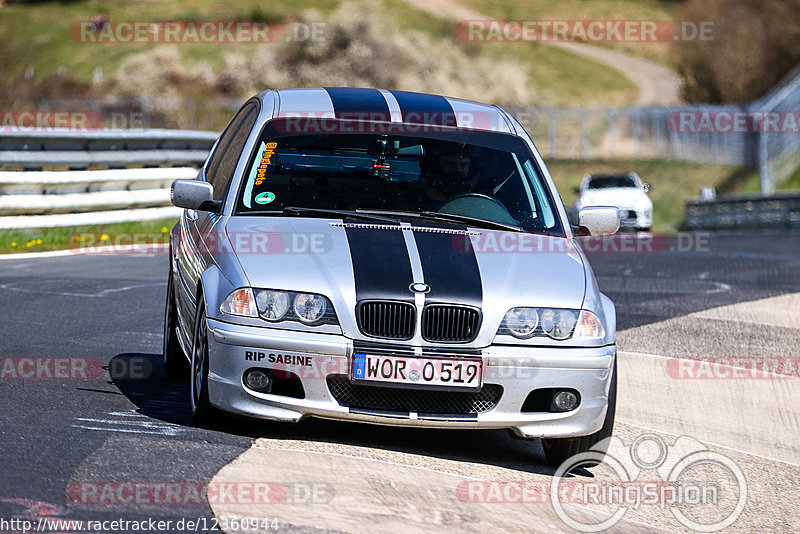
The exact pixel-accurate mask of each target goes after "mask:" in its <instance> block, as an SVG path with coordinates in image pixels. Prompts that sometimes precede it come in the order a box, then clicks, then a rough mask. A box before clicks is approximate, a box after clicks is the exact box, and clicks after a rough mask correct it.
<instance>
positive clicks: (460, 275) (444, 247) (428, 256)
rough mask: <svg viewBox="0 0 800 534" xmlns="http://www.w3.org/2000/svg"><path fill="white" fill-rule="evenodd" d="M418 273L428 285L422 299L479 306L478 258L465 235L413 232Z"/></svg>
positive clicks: (480, 302)
mask: <svg viewBox="0 0 800 534" xmlns="http://www.w3.org/2000/svg"><path fill="white" fill-rule="evenodd" d="M414 240H415V241H416V243H417V250H418V251H419V257H420V260H421V262H422V276H423V279H424V280H425V283H426V284H428V285H429V286H430V288H431V290H430V292H429V293H428V294H427V295H425V300H426V302H448V303H454V304H464V305H467V306H475V307H477V308H480V307H481V304H482V302H483V287H482V284H481V272H480V269H479V268H478V258H476V257H475V251H474V249H473V248H472V244H471V243H470V241H469V238H468V237H467V236H458V235H456V236H454V235H452V234H447V233H436V232H424V231H423V232H418V231H415V232H414Z"/></svg>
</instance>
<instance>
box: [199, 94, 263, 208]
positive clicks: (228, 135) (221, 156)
mask: <svg viewBox="0 0 800 534" xmlns="http://www.w3.org/2000/svg"><path fill="white" fill-rule="evenodd" d="M257 116H258V110H257V108H256V105H255V104H248V105H246V106H245V107H243V108H242V110H241V111H240V112H239V113H238V114H237V115H236V117H234V119H233V121H231V124H230V125H229V126H228V128H227V129H226V130H225V133H223V134H222V137H221V138H220V140H219V144H218V146H217V149H216V150H215V151H214V155H213V156H212V157H211V160H210V161H209V164H208V169H207V171H206V179H207V180H208V182H209V183H210V184H211V185H213V186H214V200H221V199H222V197H223V196H224V195H225V190H226V189H227V187H228V183H229V182H230V180H231V177H232V176H233V172H234V171H235V170H236V164H237V163H238V162H239V157H240V156H241V154H242V149H243V148H244V144H245V143H246V142H247V138H248V136H249V135H250V130H251V129H252V128H253V124H255V122H256V117H257Z"/></svg>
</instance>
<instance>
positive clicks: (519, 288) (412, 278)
mask: <svg viewBox="0 0 800 534" xmlns="http://www.w3.org/2000/svg"><path fill="white" fill-rule="evenodd" d="M429 224H430V223H429V222H424V223H423V222H419V223H415V225H414V226H406V227H405V228H404V229H401V227H400V226H398V225H394V224H382V223H379V224H372V223H361V222H356V223H349V222H348V223H343V222H342V221H341V220H337V219H320V218H295V217H292V218H279V217H242V216H236V217H231V218H230V219H228V221H227V223H226V225H225V231H226V233H227V239H228V240H229V241H230V243H231V246H232V247H233V250H234V251H235V254H236V257H237V258H238V261H239V263H240V264H241V266H242V268H243V270H244V274H245V277H246V278H247V280H248V281H249V283H250V285H251V286H252V287H260V288H274V289H285V290H294V291H307V292H314V293H320V294H323V295H325V296H327V297H328V298H330V299H331V301H332V303H333V305H334V308H335V309H336V312H337V315H338V317H339V322H340V324H341V326H342V331H343V333H344V334H345V335H347V336H348V337H351V338H354V339H368V338H364V336H363V335H362V334H361V333H360V332H359V330H358V326H357V324H356V322H355V317H354V315H355V313H354V310H355V307H356V303H357V302H358V301H361V300H367V299H389V300H400V301H407V302H410V303H412V304H416V305H417V306H418V307H420V306H422V305H424V304H429V303H437V302H438V303H454V304H461V305H468V306H475V307H478V308H480V309H481V311H482V313H483V322H482V327H481V331H480V333H479V335H478V338H477V339H476V340H475V342H474V344H475V345H476V346H483V345H488V344H489V343H491V340H492V338H493V336H494V333H495V332H496V331H497V328H498V327H499V325H500V322H501V320H502V318H503V315H504V314H505V312H506V311H507V310H508V309H510V308H512V307H517V306H542V307H554V308H580V307H581V305H582V303H583V300H584V294H585V291H586V279H587V278H586V273H585V268H584V264H583V260H582V257H581V255H580V254H579V253H578V252H577V251H576V250H575V248H574V245H573V244H572V241H571V240H567V239H564V238H558V237H547V236H538V235H532V234H524V233H517V232H503V231H487V230H482V229H474V228H471V229H467V228H461V229H458V228H439V227H435V226H430V225H429ZM420 281H421V282H424V283H425V284H427V285H428V286H429V287H430V290H429V292H427V293H420V294H416V295H415V293H414V292H412V290H411V289H410V287H409V286H410V285H411V284H412V283H414V282H420ZM423 344H424V343H423Z"/></svg>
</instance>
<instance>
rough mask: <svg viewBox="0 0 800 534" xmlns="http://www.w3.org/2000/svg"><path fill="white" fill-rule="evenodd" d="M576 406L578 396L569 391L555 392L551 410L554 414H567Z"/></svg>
mask: <svg viewBox="0 0 800 534" xmlns="http://www.w3.org/2000/svg"><path fill="white" fill-rule="evenodd" d="M577 405H578V395H577V394H576V393H575V392H573V391H569V390H563V391H558V392H556V394H555V395H553V410H554V411H556V412H568V411H570V410H572V409H574V408H575V407H576V406H577Z"/></svg>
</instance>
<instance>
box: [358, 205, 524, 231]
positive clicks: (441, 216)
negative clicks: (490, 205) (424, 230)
mask: <svg viewBox="0 0 800 534" xmlns="http://www.w3.org/2000/svg"><path fill="white" fill-rule="evenodd" d="M356 212H357V213H363V214H367V215H369V214H373V215H394V216H397V217H417V218H419V219H433V220H439V221H449V222H460V223H465V224H472V225H474V226H475V227H477V228H494V229H499V230H507V231H509V232H524V231H525V230H524V229H523V228H520V227H519V226H514V225H512V224H505V223H501V222H497V221H487V220H486V219H480V218H478V217H469V216H468V215H453V214H452V213H440V212H438V211H421V212H416V211H389V210H356Z"/></svg>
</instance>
